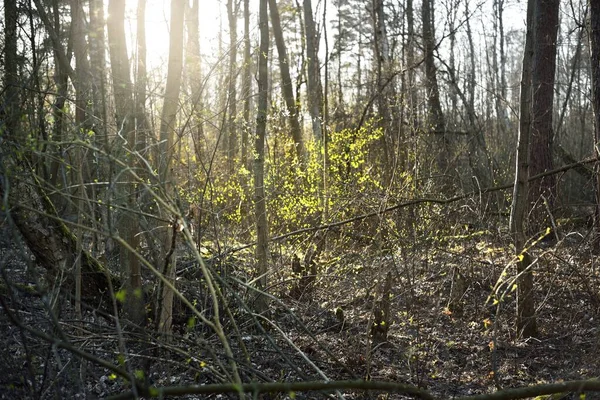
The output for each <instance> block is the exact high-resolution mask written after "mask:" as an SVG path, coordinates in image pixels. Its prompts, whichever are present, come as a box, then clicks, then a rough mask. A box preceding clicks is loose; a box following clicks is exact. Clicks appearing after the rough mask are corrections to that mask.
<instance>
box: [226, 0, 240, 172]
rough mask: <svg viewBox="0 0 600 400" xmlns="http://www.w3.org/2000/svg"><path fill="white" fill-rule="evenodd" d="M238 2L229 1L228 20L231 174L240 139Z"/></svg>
mask: <svg viewBox="0 0 600 400" xmlns="http://www.w3.org/2000/svg"><path fill="white" fill-rule="evenodd" d="M237 3H238V2H237V0H236V1H235V4H234V0H227V18H228V20H229V89H228V92H229V93H228V94H229V100H228V105H229V111H228V114H229V115H228V122H227V127H228V130H229V135H228V139H229V142H228V143H227V145H228V151H227V161H228V162H227V165H228V169H229V174H230V175H231V174H233V172H234V168H235V158H236V156H237V149H238V143H237V142H238V138H237V125H236V124H237V85H236V83H237V76H238V66H237V17H238V6H237Z"/></svg>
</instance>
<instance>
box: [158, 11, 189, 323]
mask: <svg viewBox="0 0 600 400" xmlns="http://www.w3.org/2000/svg"><path fill="white" fill-rule="evenodd" d="M184 10H185V0H171V19H170V23H169V26H170V36H169V64H168V69H167V84H166V87H165V101H164V104H163V109H162V117H161V122H160V145H159V151H160V155H159V168H158V171H159V177H160V180H161V183H162V185H163V188H164V192H165V193H166V195H167V196H172V195H173V194H174V191H175V185H174V182H173V179H174V175H173V173H172V171H171V164H172V162H173V147H174V144H175V127H176V123H177V111H178V109H179V92H180V90H181V72H182V69H183V24H184V18H183V14H184ZM175 217H176V216H171V218H175ZM177 223H178V222H177V221H172V224H173V227H175V226H176V225H177ZM173 235H174V233H173V230H172V229H171V226H167V227H166V230H165V232H164V236H163V246H164V248H163V253H162V257H161V261H162V262H163V263H164V264H163V265H164V267H163V270H162V273H163V275H164V276H165V278H166V279H168V280H169V281H170V282H171V283H173V284H174V283H175V272H176V267H175V266H176V253H175V251H174V250H175V248H174V246H175V243H173V238H174V236H173ZM159 290H162V292H159V294H160V295H161V301H160V304H159V306H160V307H161V311H160V319H159V322H158V328H159V330H160V331H161V332H163V333H167V334H168V333H170V332H171V328H172V322H173V291H172V290H171V288H170V287H168V286H166V285H165V286H163V287H162V289H159Z"/></svg>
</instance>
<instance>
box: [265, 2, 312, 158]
mask: <svg viewBox="0 0 600 400" xmlns="http://www.w3.org/2000/svg"><path fill="white" fill-rule="evenodd" d="M269 11H270V14H271V26H272V27H273V36H274V37H275V44H276V46H277V53H278V54H279V69H280V71H281V92H282V95H283V99H284V101H285V105H286V107H287V112H288V120H289V124H290V128H291V131H292V138H293V140H294V144H295V148H296V155H297V157H298V160H299V161H300V162H301V163H302V164H304V163H305V162H306V156H307V155H306V148H305V146H304V138H303V137H302V130H301V129H300V122H299V121H298V107H297V105H296V99H295V98H294V88H293V86H292V78H291V76H290V66H289V63H290V62H289V59H288V55H287V49H286V45H285V40H284V38H283V31H282V30H281V21H280V18H279V9H278V8H277V2H276V1H275V0H269Z"/></svg>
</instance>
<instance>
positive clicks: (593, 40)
mask: <svg viewBox="0 0 600 400" xmlns="http://www.w3.org/2000/svg"><path fill="white" fill-rule="evenodd" d="M588 6H589V13H590V22H589V24H590V26H589V42H590V61H591V62H590V64H591V66H592V68H591V72H592V106H593V108H594V142H595V143H596V146H594V150H595V152H596V156H600V150H599V148H598V143H600V2H598V1H594V0H589V2H588ZM595 184H596V188H595V189H596V209H595V219H594V225H595V229H596V236H597V237H596V250H597V249H598V248H599V247H600V173H599V171H598V166H597V167H596V182H595Z"/></svg>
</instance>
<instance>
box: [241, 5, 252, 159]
mask: <svg viewBox="0 0 600 400" xmlns="http://www.w3.org/2000/svg"><path fill="white" fill-rule="evenodd" d="M243 73H244V76H243V77H242V92H243V96H244V113H243V118H244V130H243V131H242V146H241V147H242V165H243V166H244V167H245V168H246V167H247V166H248V133H249V132H250V131H251V128H250V104H251V100H250V99H251V98H252V96H251V94H252V93H251V92H252V57H251V54H250V0H244V69H243Z"/></svg>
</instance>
